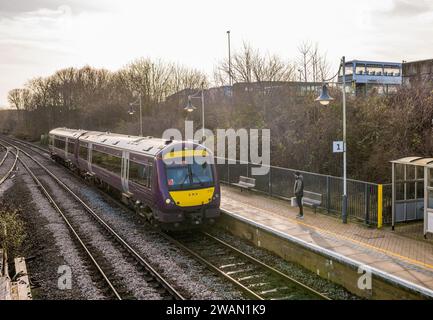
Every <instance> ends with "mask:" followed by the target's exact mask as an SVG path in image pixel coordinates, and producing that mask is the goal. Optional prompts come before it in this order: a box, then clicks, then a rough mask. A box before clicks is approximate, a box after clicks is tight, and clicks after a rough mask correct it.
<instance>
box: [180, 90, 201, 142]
mask: <svg viewBox="0 0 433 320" xmlns="http://www.w3.org/2000/svg"><path fill="white" fill-rule="evenodd" d="M192 99H201V116H202V121H201V123H202V137H204V82H202V83H201V90H200V91H198V92H196V93H194V94H192V95H189V96H188V104H187V105H186V107H185V108H183V110H185V111H187V112H189V113H191V112H193V111H194V110H196V109H197V108H196V107H194V106H193V104H192V101H191V100H192Z"/></svg>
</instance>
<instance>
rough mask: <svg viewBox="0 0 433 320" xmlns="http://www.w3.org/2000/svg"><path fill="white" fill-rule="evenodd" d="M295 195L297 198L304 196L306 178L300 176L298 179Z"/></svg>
mask: <svg viewBox="0 0 433 320" xmlns="http://www.w3.org/2000/svg"><path fill="white" fill-rule="evenodd" d="M293 193H294V194H295V196H296V197H303V196H304V177H302V176H299V178H298V179H296V181H295V185H294V187H293Z"/></svg>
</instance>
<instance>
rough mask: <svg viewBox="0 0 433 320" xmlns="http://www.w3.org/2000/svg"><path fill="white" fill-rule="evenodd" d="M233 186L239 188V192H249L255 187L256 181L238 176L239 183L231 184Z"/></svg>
mask: <svg viewBox="0 0 433 320" xmlns="http://www.w3.org/2000/svg"><path fill="white" fill-rule="evenodd" d="M233 185H234V186H237V187H239V188H241V191H242V190H243V189H247V190H249V189H252V188H254V187H255V186H256V179H254V178H248V177H244V176H240V177H239V182H238V183H233Z"/></svg>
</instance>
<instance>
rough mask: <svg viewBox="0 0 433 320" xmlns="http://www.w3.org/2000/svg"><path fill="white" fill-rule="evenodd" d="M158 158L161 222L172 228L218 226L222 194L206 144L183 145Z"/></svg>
mask: <svg viewBox="0 0 433 320" xmlns="http://www.w3.org/2000/svg"><path fill="white" fill-rule="evenodd" d="M157 158H158V159H157V172H158V184H159V186H158V187H159V188H158V189H159V196H157V205H158V208H159V212H157V215H158V217H157V220H158V221H159V223H161V224H163V225H164V226H165V227H167V228H170V229H171V228H174V229H183V228H191V227H193V226H202V225H205V224H212V223H214V222H215V220H216V219H217V218H218V217H219V215H220V210H219V207H220V196H221V193H220V186H219V182H218V177H217V171H216V166H215V163H214V157H213V154H212V153H211V152H210V151H209V150H208V149H206V148H205V147H204V146H202V145H199V144H195V143H189V142H179V143H174V144H173V145H170V146H169V147H168V148H166V149H165V150H163V151H162V152H161V153H160V154H159V155H158V157H157Z"/></svg>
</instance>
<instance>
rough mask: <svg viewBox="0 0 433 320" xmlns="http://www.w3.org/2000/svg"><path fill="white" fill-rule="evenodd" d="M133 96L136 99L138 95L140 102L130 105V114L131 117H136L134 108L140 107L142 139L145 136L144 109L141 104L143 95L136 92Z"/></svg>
mask: <svg viewBox="0 0 433 320" xmlns="http://www.w3.org/2000/svg"><path fill="white" fill-rule="evenodd" d="M132 94H133V96H134V97H136V96H137V95H138V100H136V101H135V102H131V103H130V104H129V110H128V114H129V115H131V116H132V115H134V114H135V110H134V106H139V107H140V137H142V136H143V108H142V104H141V93H140V92H137V91H134V92H133V93H132Z"/></svg>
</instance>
